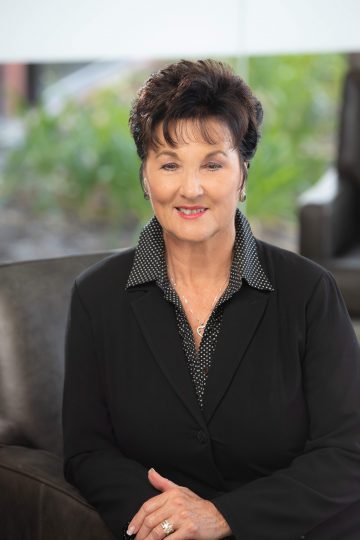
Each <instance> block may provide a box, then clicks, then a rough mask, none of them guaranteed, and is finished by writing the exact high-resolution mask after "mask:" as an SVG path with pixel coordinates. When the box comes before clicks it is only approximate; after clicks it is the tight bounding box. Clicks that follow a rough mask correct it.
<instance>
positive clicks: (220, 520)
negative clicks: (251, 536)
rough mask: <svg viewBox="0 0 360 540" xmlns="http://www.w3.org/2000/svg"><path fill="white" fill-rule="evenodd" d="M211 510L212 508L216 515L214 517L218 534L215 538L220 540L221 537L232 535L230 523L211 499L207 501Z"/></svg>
mask: <svg viewBox="0 0 360 540" xmlns="http://www.w3.org/2000/svg"><path fill="white" fill-rule="evenodd" d="M208 502H209V503H210V504H211V506H212V508H213V510H214V513H215V515H216V519H217V532H218V534H217V535H216V538H217V539H218V540H220V539H221V538H226V537H227V536H231V535H232V530H231V528H230V525H229V524H228V522H227V521H226V519H225V518H224V516H223V515H222V513H221V512H220V511H219V510H218V509H217V508H216V506H215V504H214V503H212V502H211V501H208Z"/></svg>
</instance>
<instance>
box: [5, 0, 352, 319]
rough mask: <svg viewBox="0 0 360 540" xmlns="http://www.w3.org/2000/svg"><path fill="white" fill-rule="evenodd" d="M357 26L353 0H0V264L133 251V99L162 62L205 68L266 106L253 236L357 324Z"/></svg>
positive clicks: (136, 203) (251, 196)
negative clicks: (322, 281)
mask: <svg viewBox="0 0 360 540" xmlns="http://www.w3.org/2000/svg"><path fill="white" fill-rule="evenodd" d="M359 21H360V4H359V2H357V1H354V0H343V1H342V2H338V1H335V0H330V1H329V0H328V1H327V2H325V1H323V0H312V1H308V0H303V1H302V2H299V1H295V0H288V1H287V2H280V1H278V0H275V1H266V0H254V1H250V0H223V1H222V2H221V3H220V2H218V1H211V0H207V1H206V2H204V1H198V2H196V3H195V2H190V1H188V0H184V1H182V2H181V4H180V3H179V5H173V4H170V3H168V2H164V1H160V0H157V1H153V2H151V3H145V2H137V3H136V4H135V3H129V2H125V1H115V0H104V1H102V2H99V1H97V0H90V1H88V2H82V1H79V2H78V3H76V4H74V3H72V2H70V0H63V1H61V2H58V1H49V0H48V1H47V2H45V1H44V0H36V1H35V2H34V1H32V2H30V1H29V0H13V1H12V2H10V1H9V0H2V1H1V3H0V262H5V261H17V260H19V261H20V260H24V259H36V258H44V257H52V256H63V255H66V254H75V253H81V252H91V251H101V250H108V249H115V248H119V247H124V246H130V245H133V244H135V243H136V240H137V238H138V234H139V231H140V229H141V227H142V226H143V225H144V223H145V222H146V221H147V220H148V219H149V217H150V216H151V209H150V206H149V202H148V201H145V200H144V198H143V196H142V191H141V188H140V184H139V180H138V168H139V160H138V158H137V156H136V151H135V146H134V143H133V141H132V139H131V137H130V133H129V129H128V115H129V108H130V105H131V101H132V99H133V97H134V95H135V93H136V91H137V90H138V88H139V87H140V86H141V84H142V83H143V82H144V81H145V79H146V78H147V77H148V76H149V74H151V73H152V72H154V71H156V70H158V69H159V68H161V67H163V66H164V65H166V64H168V63H170V62H173V61H175V60H177V59H180V58H189V59H198V58H208V57H212V58H217V59H219V60H223V61H225V62H228V63H229V64H231V65H232V66H233V68H234V70H235V71H236V72H237V73H238V74H239V75H241V76H242V77H243V78H244V79H245V80H246V81H247V82H248V83H249V84H250V86H251V88H252V89H253V91H254V93H255V94H256V95H257V96H258V97H259V98H260V100H261V101H262V103H263V107H264V112H265V117H264V126H263V135H262V141H261V143H260V146H259V149H258V152H257V154H256V157H255V159H254V161H253V163H252V167H251V169H250V173H249V182H248V193H247V195H248V197H247V203H246V207H245V209H244V211H245V213H246V214H247V216H248V217H249V219H250V222H251V225H252V228H253V230H254V232H255V234H256V235H257V236H258V237H259V238H262V239H265V240H268V241H270V242H272V243H274V244H277V245H280V246H281V247H285V248H286V249H290V250H293V251H297V252H300V253H302V254H304V255H305V256H308V257H311V258H313V259H314V260H317V261H318V262H320V264H324V265H325V266H327V267H328V268H329V269H330V270H331V271H332V272H333V273H334V275H335V276H336V278H337V280H338V283H339V285H340V286H341V288H342V291H343V294H344V296H345V298H346V301H347V304H348V307H349V311H350V312H351V313H352V314H353V316H354V320H355V324H357V323H356V319H357V317H359V316H360V290H359V289H360V226H359V215H360V195H359V193H360V158H359V155H360V135H359V131H360V112H359V109H360V105H359V103H360V97H359V96H360V83H358V74H359V70H360V59H359V58H360V32H359V29H358V27H359ZM349 73H351V76H350V79H349V80H350V82H349V81H348V82H346V81H347V77H349ZM346 85H348V86H346ZM354 140H355V143H354ZM349 141H350V142H349ZM349 148H350V150H349ZM350 151H351V152H350ZM341 152H343V154H344V158H342V155H341ZM349 152H350V153H349ZM319 180H320V183H319ZM349 185H351V188H349ZM344 186H345V187H344ZM334 231H335V232H334Z"/></svg>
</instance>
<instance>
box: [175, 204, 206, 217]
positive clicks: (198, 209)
mask: <svg viewBox="0 0 360 540" xmlns="http://www.w3.org/2000/svg"><path fill="white" fill-rule="evenodd" d="M176 210H177V212H178V215H179V216H180V217H182V218H183V219H196V218H199V217H201V216H203V215H204V214H205V212H206V210H207V208H205V206H177V207H176Z"/></svg>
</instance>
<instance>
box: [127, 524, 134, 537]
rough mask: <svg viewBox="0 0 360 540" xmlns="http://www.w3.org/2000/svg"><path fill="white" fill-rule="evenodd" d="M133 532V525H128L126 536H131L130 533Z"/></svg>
mask: <svg viewBox="0 0 360 540" xmlns="http://www.w3.org/2000/svg"><path fill="white" fill-rule="evenodd" d="M134 532H135V527H134V525H131V527H129V528H128V530H127V531H126V534H127V535H128V536H131V535H132V534H134Z"/></svg>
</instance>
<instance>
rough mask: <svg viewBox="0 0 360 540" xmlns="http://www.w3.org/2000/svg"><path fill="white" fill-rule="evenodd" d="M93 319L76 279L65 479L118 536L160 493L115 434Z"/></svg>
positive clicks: (68, 346)
mask: <svg viewBox="0 0 360 540" xmlns="http://www.w3.org/2000/svg"><path fill="white" fill-rule="evenodd" d="M100 361H101V359H99V358H97V355H96V343H95V340H94V337H93V332H92V326H91V319H90V316H89V313H88V311H87V310H86V308H85V307H84V303H83V301H82V299H81V297H80V294H79V291H78V286H77V283H76V281H75V283H74V285H73V288H72V294H71V302H70V308H69V313H68V320H67V328H66V338H65V380H64V388H63V409H62V423H63V436H64V475H65V478H66V480H67V481H68V482H70V483H72V484H73V485H75V486H76V487H77V488H78V489H79V490H80V492H81V493H82V495H83V496H84V497H85V498H86V499H87V500H88V501H89V503H91V504H92V505H93V506H94V507H95V508H96V509H97V510H98V512H99V514H100V516H101V517H102V519H103V520H104V522H105V523H106V524H107V526H108V527H109V529H110V530H111V531H112V532H113V533H114V534H115V536H116V537H118V538H122V537H123V529H124V526H126V525H127V524H128V522H129V521H130V520H131V519H132V517H133V515H134V514H135V513H136V512H137V511H138V509H139V507H140V506H141V505H142V504H143V503H144V502H145V501H146V500H147V499H149V498H151V497H153V496H154V495H158V494H159V491H158V490H156V489H155V488H153V487H152V486H151V484H150V482H149V481H148V477H147V469H146V468H145V467H144V466H143V465H141V464H140V463H138V462H136V461H134V460H132V459H128V458H127V457H125V456H124V455H123V454H122V453H121V451H120V450H119V447H118V446H117V445H116V441H115V440H114V436H113V429H112V425H111V420H110V417H109V411H108V407H107V400H106V395H105V390H104V386H103V384H102V381H101V376H100V370H99V366H98V362H100Z"/></svg>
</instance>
